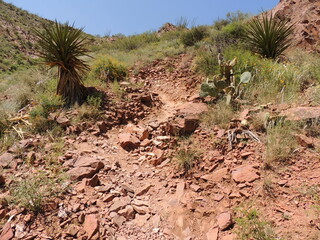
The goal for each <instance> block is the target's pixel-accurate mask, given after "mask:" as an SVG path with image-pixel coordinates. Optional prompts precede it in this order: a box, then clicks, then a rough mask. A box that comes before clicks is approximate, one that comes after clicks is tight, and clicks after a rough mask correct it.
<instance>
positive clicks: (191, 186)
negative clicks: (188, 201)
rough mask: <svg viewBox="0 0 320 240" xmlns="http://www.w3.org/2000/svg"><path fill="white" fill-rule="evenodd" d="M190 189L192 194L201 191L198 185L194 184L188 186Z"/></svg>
mask: <svg viewBox="0 0 320 240" xmlns="http://www.w3.org/2000/svg"><path fill="white" fill-rule="evenodd" d="M190 189H191V190H192V191H194V192H199V191H200V190H201V187H200V186H199V185H196V184H191V185H190Z"/></svg>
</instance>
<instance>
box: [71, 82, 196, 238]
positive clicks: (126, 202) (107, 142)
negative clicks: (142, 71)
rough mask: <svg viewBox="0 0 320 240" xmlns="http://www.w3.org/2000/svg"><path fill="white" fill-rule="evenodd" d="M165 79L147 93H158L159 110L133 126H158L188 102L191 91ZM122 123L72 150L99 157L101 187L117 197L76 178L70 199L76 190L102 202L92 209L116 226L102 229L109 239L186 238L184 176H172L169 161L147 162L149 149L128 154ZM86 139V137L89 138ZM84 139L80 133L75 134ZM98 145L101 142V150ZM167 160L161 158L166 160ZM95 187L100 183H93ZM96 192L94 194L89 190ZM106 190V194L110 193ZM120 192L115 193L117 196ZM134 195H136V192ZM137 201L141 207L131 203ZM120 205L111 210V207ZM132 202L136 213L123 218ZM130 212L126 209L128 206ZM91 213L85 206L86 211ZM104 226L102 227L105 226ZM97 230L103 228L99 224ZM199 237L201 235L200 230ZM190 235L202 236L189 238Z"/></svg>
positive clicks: (189, 228)
mask: <svg viewBox="0 0 320 240" xmlns="http://www.w3.org/2000/svg"><path fill="white" fill-rule="evenodd" d="M167 79H168V78H162V79H160V80H157V81H156V82H154V83H153V84H152V85H151V91H153V92H155V93H156V94H158V95H159V98H160V100H161V102H162V106H161V108H160V109H155V110H154V112H152V113H151V114H150V115H149V116H148V117H146V118H145V119H143V120H141V121H140V122H139V123H138V124H136V125H137V126H142V127H145V126H146V125H148V123H150V122H157V123H158V124H161V123H163V122H166V121H168V119H169V118H171V117H173V116H174V114H175V113H176V111H177V109H179V107H181V106H182V105H183V104H185V103H186V100H185V99H186V98H187V96H189V95H190V93H188V91H186V89H185V88H181V89H180V88H176V87H175V86H174V85H173V84H172V82H171V83H170V82H169V83H168V82H167V81H165V82H164V81H163V80H167ZM125 127H126V126H124V127H122V126H119V127H116V128H114V129H112V130H111V131H109V132H108V133H107V135H108V139H103V140H102V139H99V138H98V137H94V136H86V138H87V139H86V142H82V143H81V142H76V143H75V144H74V148H75V152H80V155H81V152H82V153H83V157H88V158H95V159H102V160H103V163H104V165H105V166H107V167H105V169H108V171H105V172H102V173H99V174H98V176H99V180H100V183H101V184H100V185H101V186H109V185H110V184H111V185H112V189H113V190H112V191H110V193H111V192H112V193H111V194H113V195H116V196H117V197H115V198H113V197H110V198H113V199H112V200H111V201H110V203H105V201H106V200H105V198H106V196H105V194H102V195H99V194H97V192H96V190H93V189H91V190H89V191H88V190H87V187H85V190H84V188H83V184H82V183H81V182H80V183H79V184H78V186H76V188H75V189H77V190H80V192H83V193H82V194H81V193H77V194H76V195H75V196H74V197H72V198H71V199H68V202H70V201H71V202H74V204H77V203H78V202H79V201H78V198H79V194H80V196H81V195H84V198H89V199H90V201H94V200H95V199H96V201H97V205H98V201H101V202H103V203H101V205H100V204H99V206H97V207H96V208H97V209H94V208H93V210H92V212H93V213H96V212H98V213H99V218H100V219H109V221H107V222H105V223H104V222H103V221H102V222H100V224H101V225H103V227H105V226H107V225H110V223H112V226H115V227H116V229H114V230H112V229H113V228H110V227H106V231H107V232H109V234H108V235H109V236H110V237H111V238H110V239H132V240H134V239H146V240H147V239H148V240H150V239H190V238H191V236H193V237H194V236H195V235H194V234H193V230H192V228H195V229H197V228H198V227H195V225H194V224H195V222H194V219H192V218H193V217H192V216H189V213H188V211H186V210H185V208H184V207H183V204H185V203H183V202H182V200H183V196H184V194H185V193H184V188H185V182H184V180H183V179H182V180H172V176H171V173H172V169H171V168H172V167H171V166H169V165H168V164H167V165H160V166H157V167H156V166H153V165H152V164H150V163H149V162H148V160H147V159H148V157H149V156H152V155H153V154H154V153H153V151H152V150H153V149H150V151H143V152H140V151H139V150H137V151H133V152H127V151H125V150H124V149H122V148H121V147H120V146H119V144H118V135H119V133H121V132H122V131H123V129H124V128H125ZM88 138H89V139H88ZM79 139H80V140H81V139H82V138H81V137H80V138H79ZM100 146H103V148H101V147H100ZM169 160H170V159H167V161H164V162H166V163H168V161H169ZM96 188H97V189H99V187H96ZM92 191H94V192H92ZM110 193H109V194H110ZM117 193H118V194H117ZM137 195H138V196H137ZM136 202H138V203H140V204H141V206H137V205H135V204H136ZM117 204H118V205H121V206H120V207H119V209H121V210H120V211H122V212H120V211H119V210H118V209H117V210H116V211H113V210H112V209H114V208H115V207H114V205H117ZM129 206H134V208H135V212H136V214H135V216H134V219H131V217H132V216H127V215H128V214H129V213H126V212H125V209H127V208H128V209H130V207H129ZM128 211H129V210H128ZM89 213H90V208H89V210H88V209H87V213H86V215H88V214H89ZM103 227H102V228H103ZM100 230H101V228H100ZM198 235H199V234H198ZM192 239H202V238H201V237H200V238H197V237H196V238H192Z"/></svg>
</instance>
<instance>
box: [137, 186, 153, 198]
mask: <svg viewBox="0 0 320 240" xmlns="http://www.w3.org/2000/svg"><path fill="white" fill-rule="evenodd" d="M151 187H152V185H151V184H148V185H146V186H143V187H141V188H140V189H138V190H137V193H136V196H141V195H143V194H146V193H147V192H148V191H149V189H150V188H151Z"/></svg>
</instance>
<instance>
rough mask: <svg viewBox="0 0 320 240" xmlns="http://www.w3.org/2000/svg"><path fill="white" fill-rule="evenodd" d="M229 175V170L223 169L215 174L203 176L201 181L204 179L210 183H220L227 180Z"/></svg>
mask: <svg viewBox="0 0 320 240" xmlns="http://www.w3.org/2000/svg"><path fill="white" fill-rule="evenodd" d="M228 175H229V170H228V168H221V169H219V170H217V171H215V172H213V173H210V174H206V175H203V176H201V177H200V178H201V179H204V180H206V181H208V182H220V181H222V180H223V179H224V178H227V177H228Z"/></svg>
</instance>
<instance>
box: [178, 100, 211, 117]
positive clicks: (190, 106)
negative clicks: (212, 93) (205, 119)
mask: <svg viewBox="0 0 320 240" xmlns="http://www.w3.org/2000/svg"><path fill="white" fill-rule="evenodd" d="M207 111H208V106H207V104H205V103H195V102H188V103H185V104H184V105H182V106H181V107H180V108H179V109H178V112H179V114H181V115H184V116H189V115H192V116H194V115H196V116H199V115H201V114H202V113H204V112H207Z"/></svg>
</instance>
